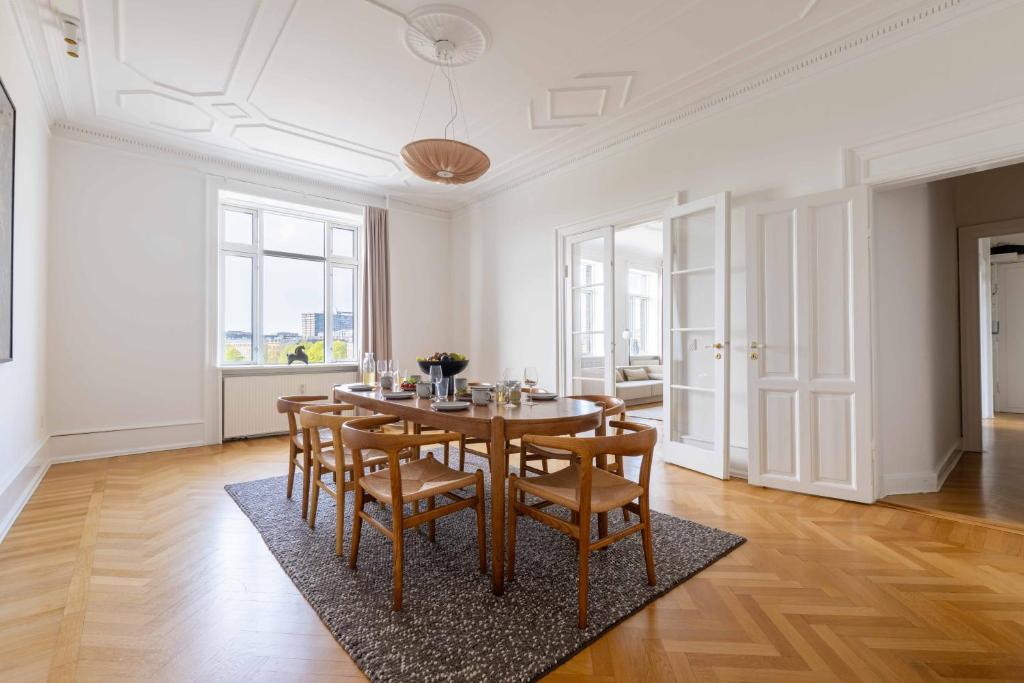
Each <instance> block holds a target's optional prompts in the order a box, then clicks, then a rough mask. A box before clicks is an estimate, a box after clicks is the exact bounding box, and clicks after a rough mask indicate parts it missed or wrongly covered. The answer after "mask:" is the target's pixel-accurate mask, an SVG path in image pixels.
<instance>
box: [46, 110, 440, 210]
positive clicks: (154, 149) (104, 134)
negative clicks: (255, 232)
mask: <svg viewBox="0 0 1024 683" xmlns="http://www.w3.org/2000/svg"><path fill="white" fill-rule="evenodd" d="M51 130H52V131H53V133H54V134H55V135H57V136H58V137H62V138H66V139H70V140H78V141H81V142H88V143H91V144H95V145H100V146H102V147H110V148H114V149H119V150H121V151H125V152H131V153H134V154H142V155H144V156H148V157H151V158H157V159H160V160H163V161H170V162H176V163H185V164H186V165H188V166H189V167H191V168H195V169H197V170H200V171H205V172H208V173H213V174H217V175H224V176H225V177H230V178H235V179H238V180H243V181H250V182H256V183H262V184H265V185H268V186H272V185H274V184H275V183H276V184H277V186H279V187H280V186H281V185H284V186H288V187H282V188H281V189H291V188H296V187H298V188H304V189H313V190H315V191H316V192H321V193H324V194H325V195H327V196H329V197H330V198H331V199H337V200H341V201H347V202H352V203H355V204H364V205H368V206H379V207H385V206H388V205H389V204H390V206H393V207H394V208H400V209H402V210H404V211H411V212H414V213H419V214H422V215H425V216H431V217H433V218H441V219H444V220H448V219H450V218H451V213H450V212H448V211H445V210H443V209H437V208H434V207H430V206H424V205H422V204H417V203H415V202H410V201H408V200H405V199H396V198H394V197H389V196H387V195H386V194H384V193H382V192H380V190H379V188H373V187H359V186H354V185H346V184H342V183H336V182H332V181H329V180H326V179H323V178H317V177H315V176H312V175H303V174H300V173H291V172H288V171H282V170H280V169H274V168H270V167H268V166H264V165H261V164H256V163H249V162H245V161H239V160H236V159H231V158H228V157H225V156H221V155H217V154H211V153H209V152H205V151H198V150H193V149H187V148H185V147H180V146H177V145H172V144H168V143H165V142H157V141H155V140H149V139H146V138H145V137H140V136H133V135H127V134H125V133H119V132H113V131H109V130H103V129H100V128H95V127H92V126H87V125H84V124H80V123H73V122H70V121H57V122H55V123H54V124H52V126H51Z"/></svg>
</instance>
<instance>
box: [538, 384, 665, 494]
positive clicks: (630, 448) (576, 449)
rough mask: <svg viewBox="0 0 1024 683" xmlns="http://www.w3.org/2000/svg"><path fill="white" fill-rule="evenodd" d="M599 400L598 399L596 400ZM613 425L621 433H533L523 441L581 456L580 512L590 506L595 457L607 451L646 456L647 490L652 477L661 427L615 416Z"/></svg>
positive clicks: (643, 473) (643, 482) (642, 477)
mask: <svg viewBox="0 0 1024 683" xmlns="http://www.w3.org/2000/svg"><path fill="white" fill-rule="evenodd" d="M595 402H596V401H595ZM609 426H610V427H613V428H615V429H617V430H618V432H619V433H617V434H615V435H612V436H585V437H578V436H533V435H530V434H527V435H525V436H524V437H523V443H524V444H528V445H536V446H541V447H545V448H556V449H561V450H565V451H571V452H572V453H573V454H575V455H576V456H577V457H578V458H579V460H580V467H579V479H578V481H577V488H578V490H579V492H580V514H585V513H588V512H589V510H590V487H591V477H592V473H593V467H594V458H596V457H599V456H604V455H611V456H623V457H630V456H637V457H641V458H643V461H642V462H641V464H640V476H639V478H638V480H637V483H638V484H640V486H642V487H643V488H644V490H647V488H648V486H649V485H650V481H651V463H652V461H653V459H654V446H655V444H657V443H658V430H657V429H655V428H654V427H652V426H651V425H645V424H639V423H637V422H621V421H616V420H613V421H612V422H610V423H609Z"/></svg>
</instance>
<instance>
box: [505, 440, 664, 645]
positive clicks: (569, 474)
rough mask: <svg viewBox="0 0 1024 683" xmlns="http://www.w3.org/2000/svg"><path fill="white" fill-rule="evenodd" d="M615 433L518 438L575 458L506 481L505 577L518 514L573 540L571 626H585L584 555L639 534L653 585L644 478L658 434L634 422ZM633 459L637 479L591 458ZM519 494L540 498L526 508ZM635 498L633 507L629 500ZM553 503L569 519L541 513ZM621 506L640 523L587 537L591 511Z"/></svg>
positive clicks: (511, 570) (513, 552)
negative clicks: (575, 608)
mask: <svg viewBox="0 0 1024 683" xmlns="http://www.w3.org/2000/svg"><path fill="white" fill-rule="evenodd" d="M609 426H610V427H613V428H614V429H616V430H617V432H618V433H617V434H615V435H612V436H591V437H572V436H532V435H526V436H524V437H523V444H524V446H528V447H530V448H533V447H539V448H550V449H559V450H562V451H568V452H570V453H572V454H573V456H575V460H574V461H573V462H572V463H571V464H570V465H569V466H568V467H566V468H564V469H561V470H558V471H557V472H552V473H550V474H542V475H540V476H536V477H518V476H516V475H515V474H513V475H511V477H510V478H509V504H510V505H511V507H512V510H511V512H510V514H509V518H510V519H509V524H508V555H509V559H508V578H509V579H512V578H513V577H514V576H515V566H516V530H517V527H518V523H519V521H518V520H519V515H520V514H523V515H527V516H529V517H532V518H533V519H535V520H537V521H538V522H541V523H543V524H546V525H547V526H549V527H551V528H552V529H554V530H555V531H560V532H562V533H564V534H567V535H569V536H570V537H572V538H573V539H575V541H576V543H577V546H578V548H579V614H578V618H577V625H578V626H579V628H581V629H584V628H586V627H587V590H588V584H589V563H590V553H591V551H593V550H600V549H601V548H605V547H607V546H609V545H611V544H612V543H615V542H617V541H621V540H622V539H624V538H626V537H628V536H631V535H632V534H635V533H637V532H640V533H641V535H642V537H643V551H644V561H645V563H646V565H647V583H648V585H651V586H653V585H655V583H656V579H655V575H654V542H653V539H652V538H651V507H650V479H651V462H652V460H653V456H654V445H655V444H656V443H657V441H658V432H657V430H656V429H655V428H654V427H651V426H650V425H642V424H637V423H635V422H619V421H612V422H610V423H609ZM608 455H612V456H617V457H618V456H622V457H631V456H638V457H640V458H642V460H641V464H640V476H639V478H638V481H635V482H634V481H632V480H630V479H627V478H625V477H622V476H619V475H617V474H613V473H611V472H609V471H607V470H605V469H602V468H601V467H600V466H598V467H595V466H594V461H595V459H603V458H604V457H605V456H608ZM520 491H525V492H526V493H529V494H530V495H532V496H535V497H537V498H539V499H540V502H538V503H534V504H530V505H527V504H526V503H523V502H521V501H520V500H519V498H518V497H517V496H516V493H517V492H520ZM636 500H639V504H638V503H636V502H634V501H636ZM548 505H557V506H561V507H564V508H567V509H568V510H569V511H570V513H571V516H570V519H569V520H568V521H567V520H565V519H564V518H562V517H558V516H555V515H552V514H550V513H548V512H545V511H544V510H543V509H542V508H544V507H546V506H548ZM619 507H626V508H628V509H630V510H632V511H633V512H636V513H637V514H638V515H639V517H640V521H639V523H637V524H634V525H632V526H626V527H624V528H623V529H620V530H618V531H616V532H614V533H611V534H609V535H607V536H604V537H602V538H598V539H597V540H591V538H590V530H591V525H590V517H591V515H592V514H594V513H601V512H607V511H609V510H613V509H615V508H619Z"/></svg>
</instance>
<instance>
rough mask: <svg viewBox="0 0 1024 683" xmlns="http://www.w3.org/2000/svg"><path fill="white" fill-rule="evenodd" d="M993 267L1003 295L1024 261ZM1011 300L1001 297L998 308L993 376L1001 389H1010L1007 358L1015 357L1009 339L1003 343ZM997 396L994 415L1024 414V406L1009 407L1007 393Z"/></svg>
mask: <svg viewBox="0 0 1024 683" xmlns="http://www.w3.org/2000/svg"><path fill="white" fill-rule="evenodd" d="M992 267H993V270H995V271H996V272H998V273H999V278H998V279H997V283H998V286H997V290H996V291H997V292H999V293H1002V290H1003V284H1004V283H1005V282H1006V278H1007V277H1008V276H1009V274H1010V273H1011V272H1013V271H1018V270H1021V269H1024V261H1016V262H1012V263H996V264H993V265H992ZM979 298H980V297H979ZM1011 298H1012V297H1010V296H1000V297H999V303H998V307H999V308H998V310H999V341H997V342H996V343H995V345H994V347H995V348H994V351H995V352H994V353H993V355H992V365H993V368H992V370H993V373H992V374H993V375H994V376H995V378H996V379H995V380H994V381H995V383H996V384H997V385H998V386H1000V387H1009V386H1010V382H1009V381H1007V379H1008V374H1007V370H1006V365H1005V364H1006V357H1007V356H1012V355H1013V350H1012V349H1010V346H1009V344H1008V342H1009V341H1010V340H1009V339H1007V342H1003V341H1002V340H1003V339H1006V337H1004V336H1003V334H1004V332H1003V327H1004V325H1003V321H1005V320H1006V310H1005V306H1007V302H1008V301H1009V300H1010V299H1011ZM1016 341H1017V344H1016V346H1017V347H1019V346H1020V345H1021V341H1020V340H1016ZM1004 344H1006V346H1004ZM1004 348H1005V349H1010V350H1003V351H1000V349H1004ZM1018 380H1019V378H1018ZM996 395H997V396H998V397H999V400H998V401H995V402H994V403H995V405H994V406H993V410H992V412H993V413H996V412H1000V413H1024V406H1020V405H1007V404H1008V401H1007V399H1006V398H1005V396H1006V393H1005V392H996Z"/></svg>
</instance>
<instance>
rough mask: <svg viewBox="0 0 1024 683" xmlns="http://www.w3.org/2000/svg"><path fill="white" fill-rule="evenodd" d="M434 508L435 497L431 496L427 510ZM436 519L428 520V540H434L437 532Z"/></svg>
mask: <svg viewBox="0 0 1024 683" xmlns="http://www.w3.org/2000/svg"><path fill="white" fill-rule="evenodd" d="M417 507H419V506H418V505H417ZM433 509H434V497H433V496H431V497H430V498H427V510H433ZM436 521H437V520H433V519H432V520H430V521H429V522H427V540H429V541H430V542H431V543H433V542H434V538H435V533H436V531H437V524H436V523H435V522H436Z"/></svg>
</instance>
